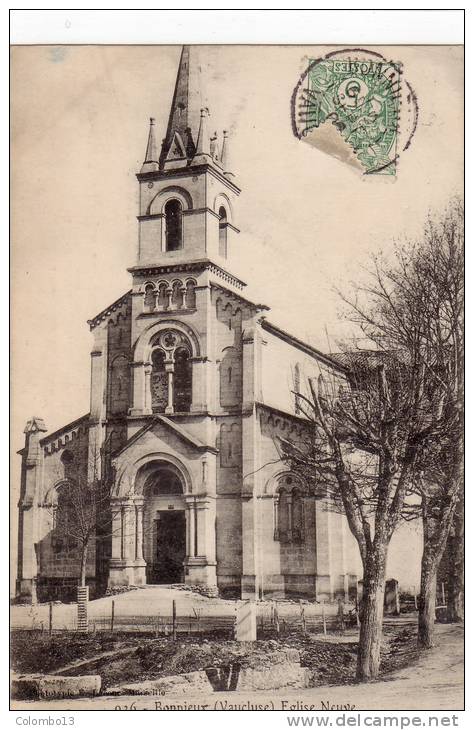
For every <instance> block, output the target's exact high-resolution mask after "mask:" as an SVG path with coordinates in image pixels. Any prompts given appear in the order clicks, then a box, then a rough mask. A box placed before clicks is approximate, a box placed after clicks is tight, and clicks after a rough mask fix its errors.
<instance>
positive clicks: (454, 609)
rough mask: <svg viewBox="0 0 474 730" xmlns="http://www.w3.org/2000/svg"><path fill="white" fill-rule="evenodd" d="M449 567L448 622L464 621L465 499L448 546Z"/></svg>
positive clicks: (459, 509) (456, 518)
mask: <svg viewBox="0 0 474 730" xmlns="http://www.w3.org/2000/svg"><path fill="white" fill-rule="evenodd" d="M446 552H447V553H448V555H447V561H446V564H447V566H448V600H447V620H448V621H449V623H456V622H458V621H463V620H464V499H460V500H459V503H458V505H457V508H456V514H455V516H454V523H453V535H452V537H450V538H449V540H448V544H447V546H446Z"/></svg>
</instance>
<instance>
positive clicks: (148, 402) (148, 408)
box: [143, 362, 152, 413]
mask: <svg viewBox="0 0 474 730" xmlns="http://www.w3.org/2000/svg"><path fill="white" fill-rule="evenodd" d="M143 376H144V381H145V386H144V390H145V394H144V399H143V404H144V411H145V413H152V399H151V383H150V381H151V363H150V362H146V363H145V364H144V366H143Z"/></svg>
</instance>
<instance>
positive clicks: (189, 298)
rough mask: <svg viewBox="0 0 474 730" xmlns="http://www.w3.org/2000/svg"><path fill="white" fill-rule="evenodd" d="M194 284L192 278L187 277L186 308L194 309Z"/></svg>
mask: <svg viewBox="0 0 474 730" xmlns="http://www.w3.org/2000/svg"><path fill="white" fill-rule="evenodd" d="M195 286H196V284H195V282H194V281H192V279H189V280H188V281H187V282H186V307H187V309H196V292H195V290H194V287H195Z"/></svg>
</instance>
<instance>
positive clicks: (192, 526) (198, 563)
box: [185, 495, 217, 587]
mask: <svg viewBox="0 0 474 730" xmlns="http://www.w3.org/2000/svg"><path fill="white" fill-rule="evenodd" d="M188 499H189V498H188ZM194 499H195V501H194ZM188 521H189V527H188V549H189V550H190V553H189V554H188V556H187V557H186V563H185V568H186V583H196V584H202V585H206V586H209V587H215V586H216V585H217V578H216V526H215V523H216V500H215V497H212V496H208V495H205V496H203V495H199V496H197V497H196V498H193V502H191V501H189V502H188ZM195 531H196V532H195ZM195 548H196V549H195Z"/></svg>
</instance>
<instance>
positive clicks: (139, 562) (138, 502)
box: [134, 497, 146, 586]
mask: <svg viewBox="0 0 474 730" xmlns="http://www.w3.org/2000/svg"><path fill="white" fill-rule="evenodd" d="M143 502H144V499H143V497H135V500H134V503H135V571H134V572H135V577H134V582H135V585H137V586H138V585H144V584H145V583H146V561H145V558H144V557H143Z"/></svg>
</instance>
